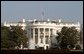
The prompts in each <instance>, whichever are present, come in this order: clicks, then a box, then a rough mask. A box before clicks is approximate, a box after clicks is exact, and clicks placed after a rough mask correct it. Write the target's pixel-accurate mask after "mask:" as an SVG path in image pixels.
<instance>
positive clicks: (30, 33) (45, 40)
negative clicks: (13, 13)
mask: <svg viewBox="0 0 84 54" xmlns="http://www.w3.org/2000/svg"><path fill="white" fill-rule="evenodd" d="M10 25H12V26H16V25H19V26H22V29H23V30H26V31H27V37H28V40H29V41H28V43H29V46H28V48H29V49H36V48H39V47H43V48H44V49H49V48H50V46H51V43H53V42H54V40H52V38H55V37H56V36H57V34H56V33H57V32H59V31H61V29H62V27H63V26H66V27H72V26H75V27H76V29H77V30H78V31H80V23H79V22H78V23H71V22H62V21H61V20H60V19H59V20H58V21H55V20H54V21H53V20H49V19H48V20H36V19H34V20H26V21H25V19H23V22H22V23H6V22H5V23H4V26H8V27H9V26H10Z"/></svg>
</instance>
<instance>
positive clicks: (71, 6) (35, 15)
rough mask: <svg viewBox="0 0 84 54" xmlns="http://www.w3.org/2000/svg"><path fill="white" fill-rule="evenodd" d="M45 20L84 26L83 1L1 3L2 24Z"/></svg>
mask: <svg viewBox="0 0 84 54" xmlns="http://www.w3.org/2000/svg"><path fill="white" fill-rule="evenodd" d="M42 11H44V17H43V19H45V20H47V19H51V20H58V19H59V18H60V19H62V20H64V21H69V22H70V21H71V22H77V21H79V22H80V23H81V24H83V2H82V1H1V22H4V21H7V22H17V21H21V20H22V19H23V18H24V19H27V20H29V19H40V20H41V19H42V17H41V13H42Z"/></svg>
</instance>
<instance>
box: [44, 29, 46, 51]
mask: <svg viewBox="0 0 84 54" xmlns="http://www.w3.org/2000/svg"><path fill="white" fill-rule="evenodd" d="M44 49H45V50H46V45H45V28H44Z"/></svg>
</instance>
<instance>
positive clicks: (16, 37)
mask: <svg viewBox="0 0 84 54" xmlns="http://www.w3.org/2000/svg"><path fill="white" fill-rule="evenodd" d="M27 40H28V39H27V36H26V34H25V33H24V31H23V30H22V29H21V27H20V26H11V27H10V28H9V27H5V26H3V27H1V48H13V49H14V48H15V46H19V47H20V45H21V44H23V45H25V44H26V43H27Z"/></svg>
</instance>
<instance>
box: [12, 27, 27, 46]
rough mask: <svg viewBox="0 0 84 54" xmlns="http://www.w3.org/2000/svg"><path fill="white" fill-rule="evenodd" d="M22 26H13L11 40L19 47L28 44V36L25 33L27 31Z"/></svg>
mask: <svg viewBox="0 0 84 54" xmlns="http://www.w3.org/2000/svg"><path fill="white" fill-rule="evenodd" d="M21 28H22V27H20V26H11V31H12V32H11V36H10V37H11V40H13V41H14V42H15V43H16V45H17V46H20V45H21V44H22V45H25V44H26V43H27V40H28V38H27V36H26V34H25V33H24V32H25V31H24V30H22V29H21Z"/></svg>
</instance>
